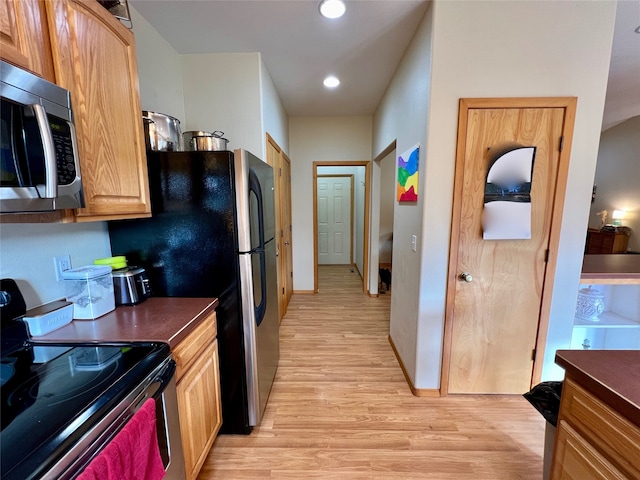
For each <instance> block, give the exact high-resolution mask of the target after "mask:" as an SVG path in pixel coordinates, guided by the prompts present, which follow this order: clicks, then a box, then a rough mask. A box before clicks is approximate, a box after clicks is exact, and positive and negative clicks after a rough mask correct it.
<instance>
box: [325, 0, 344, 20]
mask: <svg viewBox="0 0 640 480" xmlns="http://www.w3.org/2000/svg"><path fill="white" fill-rule="evenodd" d="M346 9H347V7H345V5H344V2H343V1H342V0H322V3H320V13H321V14H322V16H323V17H327V18H340V17H341V16H342V15H344V12H345V11H346Z"/></svg>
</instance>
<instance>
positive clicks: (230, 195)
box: [109, 151, 251, 433]
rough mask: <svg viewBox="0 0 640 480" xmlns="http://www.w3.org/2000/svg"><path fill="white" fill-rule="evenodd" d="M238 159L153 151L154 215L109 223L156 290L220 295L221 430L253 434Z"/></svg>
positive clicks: (118, 249)
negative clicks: (241, 270)
mask: <svg viewBox="0 0 640 480" xmlns="http://www.w3.org/2000/svg"><path fill="white" fill-rule="evenodd" d="M233 164H234V162H233V154H232V153H231V152H154V151H148V152H147V165H148V168H149V180H150V182H149V183H150V189H151V209H152V214H153V216H152V217H151V218H145V219H136V220H122V221H115V222H109V235H110V237H111V250H112V253H113V255H126V256H127V260H128V262H129V265H139V266H142V267H144V268H145V269H146V270H147V274H148V276H149V281H150V283H151V289H152V292H153V296H156V297H205V298H206V297H217V298H218V300H219V304H218V308H217V309H216V317H217V326H218V348H219V356H220V386H221V394H222V417H223V426H222V429H221V431H222V432H225V433H249V432H250V431H251V427H250V425H249V420H248V410H247V383H246V380H245V379H246V371H245V367H246V366H245V352H244V342H243V335H244V332H243V326H242V304H241V295H240V281H239V262H238V244H237V227H236V209H235V204H236V201H235V186H234V177H233ZM131 308H134V307H131Z"/></svg>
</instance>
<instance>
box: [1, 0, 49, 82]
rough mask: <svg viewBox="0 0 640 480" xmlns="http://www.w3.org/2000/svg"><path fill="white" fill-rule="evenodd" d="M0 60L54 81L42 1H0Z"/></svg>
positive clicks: (44, 9) (47, 29)
mask: <svg viewBox="0 0 640 480" xmlns="http://www.w3.org/2000/svg"><path fill="white" fill-rule="evenodd" d="M0 57H1V58H2V59H3V60H6V61H7V62H9V63H13V64H14V65H17V66H19V67H22V68H24V69H26V70H29V71H31V72H33V73H35V74H36V75H40V76H41V77H44V78H46V79H47V80H49V81H51V82H53V81H55V78H54V75H53V61H52V58H51V44H50V42H49V28H48V26H47V16H46V8H45V4H44V2H43V1H42V0H0Z"/></svg>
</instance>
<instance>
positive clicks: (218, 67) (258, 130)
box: [181, 53, 266, 161]
mask: <svg viewBox="0 0 640 480" xmlns="http://www.w3.org/2000/svg"><path fill="white" fill-rule="evenodd" d="M181 60H182V75H183V76H182V81H183V85H184V108H185V116H186V119H187V121H186V128H183V131H188V130H204V131H214V130H220V131H223V132H224V137H225V138H227V139H229V144H228V148H229V149H230V150H234V149H236V148H244V149H246V150H249V151H250V152H252V153H253V154H255V155H257V156H258V157H261V158H262V160H265V161H266V159H265V155H264V144H265V138H264V133H263V129H262V112H261V86H260V63H261V60H260V54H258V53H219V54H206V55H204V54H203V55H182V56H181Z"/></svg>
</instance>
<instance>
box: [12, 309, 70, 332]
mask: <svg viewBox="0 0 640 480" xmlns="http://www.w3.org/2000/svg"><path fill="white" fill-rule="evenodd" d="M72 318H73V304H72V303H70V302H63V301H62V300H59V301H56V302H51V303H47V304H46V305H42V306H40V307H37V308H32V309H31V310H27V313H26V314H25V315H24V317H23V318H22V319H23V320H24V322H25V323H26V324H27V327H28V328H29V334H30V335H31V336H40V335H46V334H47V333H49V332H53V331H54V330H56V329H58V328H60V327H64V326H65V325H66V324H67V323H70V322H71V319H72Z"/></svg>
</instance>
